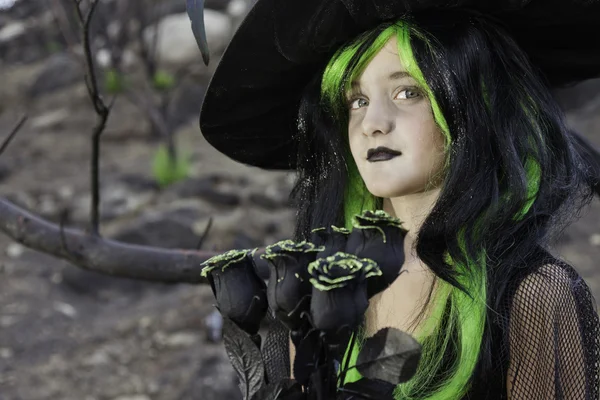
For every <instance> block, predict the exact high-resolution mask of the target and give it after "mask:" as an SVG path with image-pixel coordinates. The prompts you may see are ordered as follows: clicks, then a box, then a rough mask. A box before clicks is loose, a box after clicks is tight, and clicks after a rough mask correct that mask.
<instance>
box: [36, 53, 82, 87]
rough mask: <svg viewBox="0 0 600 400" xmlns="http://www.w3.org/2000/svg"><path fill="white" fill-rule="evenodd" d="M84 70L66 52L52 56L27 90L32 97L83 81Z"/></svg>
mask: <svg viewBox="0 0 600 400" xmlns="http://www.w3.org/2000/svg"><path fill="white" fill-rule="evenodd" d="M82 79H83V72H82V69H81V66H80V65H79V63H78V62H77V61H76V60H75V59H74V58H72V57H70V56H68V55H67V54H64V53H59V54H55V55H54V56H52V57H50V59H49V60H48V62H47V64H46V67H45V68H44V69H43V70H42V72H41V73H40V74H39V75H38V77H37V78H36V79H35V81H34V82H33V84H32V85H31V86H30V87H29V89H28V90H27V94H28V95H29V96H30V97H35V96H39V95H43V94H46V93H50V92H53V91H55V90H57V89H61V88H63V87H66V86H69V85H71V84H73V83H76V82H81V81H82Z"/></svg>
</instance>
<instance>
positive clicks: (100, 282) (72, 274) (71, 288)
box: [57, 266, 162, 301]
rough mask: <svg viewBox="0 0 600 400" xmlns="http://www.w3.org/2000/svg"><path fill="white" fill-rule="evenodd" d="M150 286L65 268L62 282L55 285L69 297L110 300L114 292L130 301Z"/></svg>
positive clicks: (131, 280) (125, 279)
mask: <svg viewBox="0 0 600 400" xmlns="http://www.w3.org/2000/svg"><path fill="white" fill-rule="evenodd" d="M151 285H152V283H149V282H143V281H139V280H135V279H127V278H117V277H113V276H109V275H104V274H100V273H98V272H94V271H88V270H85V269H82V268H77V267H73V266H66V267H65V268H64V270H63V271H62V280H61V281H60V282H59V283H58V284H57V287H58V288H59V289H61V290H62V291H63V292H64V293H65V294H68V295H71V296H73V295H75V296H77V297H86V298H94V299H99V300H102V299H104V300H112V299H113V298H114V297H115V292H116V293H118V294H119V296H121V297H124V298H125V299H126V300H127V301H130V300H135V299H137V298H139V297H140V296H141V294H142V293H143V292H144V290H145V289H147V288H148V287H150V286H151ZM161 286H162V285H161ZM74 301H75V300H74Z"/></svg>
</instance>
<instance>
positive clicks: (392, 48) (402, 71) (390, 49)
mask: <svg viewBox="0 0 600 400" xmlns="http://www.w3.org/2000/svg"><path fill="white" fill-rule="evenodd" d="M409 77H410V75H408V72H407V70H406V67H405V66H404V64H403V62H402V60H401V58H400V56H399V55H398V44H397V41H396V38H395V37H392V38H391V39H390V40H388V41H387V42H386V43H385V45H384V46H383V47H382V48H381V50H379V51H378V52H377V53H376V54H375V56H374V57H373V58H372V59H371V61H369V63H368V64H367V65H366V67H365V69H364V70H363V71H362V73H361V74H360V75H358V76H357V78H356V79H355V81H354V82H353V84H361V83H365V82H369V81H381V80H396V79H402V78H409Z"/></svg>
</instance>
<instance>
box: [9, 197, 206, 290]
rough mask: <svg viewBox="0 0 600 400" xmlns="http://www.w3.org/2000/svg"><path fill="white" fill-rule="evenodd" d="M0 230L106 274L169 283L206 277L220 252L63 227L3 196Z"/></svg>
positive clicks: (76, 263) (15, 238)
mask: <svg viewBox="0 0 600 400" xmlns="http://www.w3.org/2000/svg"><path fill="white" fill-rule="evenodd" d="M0 230H1V231H3V232H4V233H6V234H7V235H8V236H10V237H11V238H13V239H14V240H16V241H17V242H19V243H22V244H23V245H24V246H26V247H29V248H31V249H34V250H37V251H41V252H43V253H46V254H50V255H52V256H55V257H57V258H61V259H63V260H66V261H69V262H71V263H72V264H75V265H77V266H78V267H81V268H84V269H88V270H91V271H95V272H100V273H104V274H108V275H114V276H120V277H125V278H132V279H139V280H146V281H154V282H165V283H207V282H206V280H205V278H202V277H201V276H200V272H201V271H202V267H201V266H200V264H201V263H202V262H204V261H206V260H207V259H209V258H210V257H212V256H214V255H216V254H218V253H216V252H210V251H196V250H171V249H161V248H156V247H149V246H139V245H133V244H126V243H122V242H117V241H114V240H109V239H105V238H101V237H99V236H97V235H92V234H88V233H85V232H82V231H79V230H75V229H64V228H63V227H61V226H60V225H58V224H54V223H51V222H49V221H46V220H45V219H43V218H40V217H37V216H35V215H33V214H32V213H30V212H28V211H26V210H25V209H23V208H20V207H18V206H16V205H14V204H12V203H10V202H9V201H8V200H6V199H3V198H1V197H0Z"/></svg>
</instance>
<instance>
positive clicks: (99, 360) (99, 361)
mask: <svg viewBox="0 0 600 400" xmlns="http://www.w3.org/2000/svg"><path fill="white" fill-rule="evenodd" d="M110 361H111V360H110V356H109V355H108V353H107V352H106V350H104V349H99V350H96V351H94V352H93V353H92V354H90V355H89V356H87V357H85V358H84V359H83V361H82V362H81V363H82V365H84V366H86V367H97V366H99V365H108V364H110Z"/></svg>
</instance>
